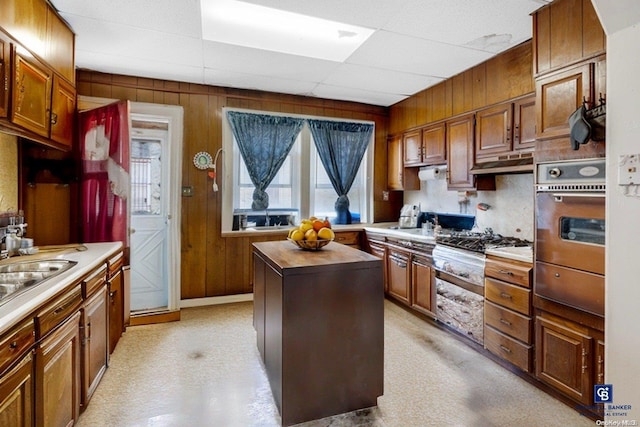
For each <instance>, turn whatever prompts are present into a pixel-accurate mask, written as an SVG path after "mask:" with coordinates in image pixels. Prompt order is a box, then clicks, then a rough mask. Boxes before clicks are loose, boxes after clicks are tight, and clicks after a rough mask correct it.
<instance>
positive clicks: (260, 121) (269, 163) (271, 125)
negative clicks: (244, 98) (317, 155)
mask: <svg viewBox="0 0 640 427" xmlns="http://www.w3.org/2000/svg"><path fill="white" fill-rule="evenodd" d="M227 117H228V118H229V124H230V125H231V130H232V131H233V136H234V137H235V138H236V142H237V143H238V147H239V148H240V154H241V155H242V159H243V160H244V163H245V165H246V166H247V170H248V172H249V177H250V178H251V182H253V185H255V187H256V188H255V190H253V202H252V203H251V209H253V210H262V209H267V208H268V207H269V195H268V194H267V193H266V191H265V190H266V189H267V187H268V186H269V184H270V183H271V181H272V180H273V178H274V177H275V176H276V174H277V173H278V170H279V169H280V167H281V166H282V163H284V161H285V159H286V158H287V155H288V154H289V151H291V147H292V146H293V143H294V142H295V140H296V138H297V137H298V134H299V133H300V130H301V129H302V126H303V125H304V120H303V119H296V118H293V117H282V116H270V115H266V114H251V113H240V112H237V111H228V112H227Z"/></svg>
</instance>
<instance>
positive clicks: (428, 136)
mask: <svg viewBox="0 0 640 427" xmlns="http://www.w3.org/2000/svg"><path fill="white" fill-rule="evenodd" d="M445 133H446V132H445V124H444V123H439V124H437V125H434V126H429V127H428V128H425V129H423V130H422V147H423V154H424V156H423V160H424V163H425V164H427V165H440V164H444V163H445V162H446V161H447V150H446V144H447V141H446V139H445Z"/></svg>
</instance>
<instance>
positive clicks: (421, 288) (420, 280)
mask: <svg viewBox="0 0 640 427" xmlns="http://www.w3.org/2000/svg"><path fill="white" fill-rule="evenodd" d="M431 265H432V262H431V259H430V258H429V257H427V256H422V255H416V254H412V255H411V293H412V295H411V297H412V298H411V308H413V309H414V310H417V311H419V312H421V313H424V314H427V315H434V313H435V311H436V296H435V293H436V288H435V287H434V286H432V284H433V274H432V272H433V271H432V268H431Z"/></svg>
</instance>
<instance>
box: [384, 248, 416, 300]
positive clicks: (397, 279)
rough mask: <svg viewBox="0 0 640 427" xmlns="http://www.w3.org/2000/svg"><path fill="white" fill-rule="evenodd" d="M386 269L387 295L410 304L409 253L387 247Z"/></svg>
mask: <svg viewBox="0 0 640 427" xmlns="http://www.w3.org/2000/svg"><path fill="white" fill-rule="evenodd" d="M387 271H388V274H389V295H391V296H393V297H395V298H397V299H398V300H400V301H401V302H403V303H405V304H407V305H411V292H410V289H409V285H410V280H411V277H410V276H409V271H410V270H409V253H407V252H405V251H400V250H397V249H392V248H389V252H388V254H387Z"/></svg>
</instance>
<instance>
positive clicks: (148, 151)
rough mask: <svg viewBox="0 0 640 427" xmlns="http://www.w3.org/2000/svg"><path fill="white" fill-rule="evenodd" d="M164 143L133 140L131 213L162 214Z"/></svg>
mask: <svg viewBox="0 0 640 427" xmlns="http://www.w3.org/2000/svg"><path fill="white" fill-rule="evenodd" d="M161 154H162V144H161V143H160V142H159V141H148V140H140V139H133V140H132V141H131V164H130V166H129V168H130V178H131V214H132V215H160V214H161V209H160V206H161V205H160V198H161V192H160V184H161V179H162V163H161Z"/></svg>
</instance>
